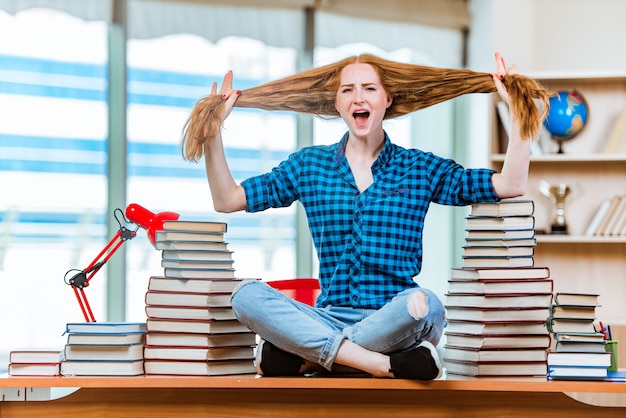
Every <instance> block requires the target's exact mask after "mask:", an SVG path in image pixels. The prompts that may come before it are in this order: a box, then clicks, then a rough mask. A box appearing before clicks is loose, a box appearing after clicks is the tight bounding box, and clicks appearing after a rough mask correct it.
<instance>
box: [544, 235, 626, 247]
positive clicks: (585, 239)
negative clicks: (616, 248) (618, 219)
mask: <svg viewBox="0 0 626 418" xmlns="http://www.w3.org/2000/svg"><path fill="white" fill-rule="evenodd" d="M537 243H538V244H539V243H541V244H544V243H545V244H622V245H623V244H626V237H595V236H591V237H590V236H586V235H550V234H538V235H537Z"/></svg>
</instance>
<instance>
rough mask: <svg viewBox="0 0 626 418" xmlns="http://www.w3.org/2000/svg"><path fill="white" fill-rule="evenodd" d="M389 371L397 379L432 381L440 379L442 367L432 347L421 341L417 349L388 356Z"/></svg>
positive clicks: (435, 350)
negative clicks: (389, 361) (389, 362)
mask: <svg viewBox="0 0 626 418" xmlns="http://www.w3.org/2000/svg"><path fill="white" fill-rule="evenodd" d="M390 360H391V369H390V371H391V372H392V373H393V375H394V376H395V377H396V378H398V379H417V380H433V379H437V378H439V377H441V374H442V371H443V367H442V366H441V360H439V353H437V349H436V348H435V346H434V345H432V344H431V343H429V342H428V341H422V342H421V344H420V345H418V346H417V347H415V348H413V349H411V350H408V351H401V352H399V353H394V354H392V355H391V356H390Z"/></svg>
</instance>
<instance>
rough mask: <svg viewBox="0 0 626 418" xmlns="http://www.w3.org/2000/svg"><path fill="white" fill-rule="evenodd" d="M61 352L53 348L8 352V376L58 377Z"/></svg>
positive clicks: (21, 349) (23, 349) (22, 349)
mask: <svg viewBox="0 0 626 418" xmlns="http://www.w3.org/2000/svg"><path fill="white" fill-rule="evenodd" d="M62 358H63V352H62V350H58V349H55V348H20V349H14V350H11V351H10V352H9V369H8V372H9V376H58V375H59V374H60V372H61V359H62Z"/></svg>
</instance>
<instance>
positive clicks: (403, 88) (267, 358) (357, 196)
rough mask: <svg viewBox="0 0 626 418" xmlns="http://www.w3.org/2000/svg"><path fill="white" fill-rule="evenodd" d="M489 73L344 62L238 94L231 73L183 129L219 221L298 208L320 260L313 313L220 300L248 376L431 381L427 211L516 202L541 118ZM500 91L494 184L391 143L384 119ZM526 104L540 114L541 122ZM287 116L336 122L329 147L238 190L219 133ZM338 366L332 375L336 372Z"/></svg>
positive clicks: (434, 333)
mask: <svg viewBox="0 0 626 418" xmlns="http://www.w3.org/2000/svg"><path fill="white" fill-rule="evenodd" d="M496 62H497V66H498V71H497V72H496V73H494V74H486V73H476V72H472V71H469V70H450V69H436V68H431V67H421V66H415V65H409V64H402V63H395V62H391V61H387V60H383V59H381V58H378V57H375V56H371V55H360V56H355V57H351V58H348V59H345V60H342V61H339V62H338V63H335V64H331V65H329V66H326V67H320V68H317V69H313V70H309V71H307V72H304V73H301V74H296V75H294V76H291V77H288V78H286V79H283V80H278V81H277V82H273V83H268V84H267V85H264V86H260V87H257V88H254V89H250V90H246V91H244V92H241V91H239V90H233V88H232V79H233V75H232V72H229V73H228V74H227V75H226V76H225V78H224V81H223V83H222V86H221V88H220V91H219V96H217V95H216V93H217V85H216V84H214V85H213V89H212V94H211V96H210V97H208V98H206V99H204V100H202V101H200V102H199V103H198V105H197V106H196V108H195V109H194V112H193V113H192V115H191V116H190V119H189V121H188V123H187V125H186V127H185V135H184V138H183V147H184V150H185V157H186V158H187V159H189V160H197V159H198V158H199V157H200V156H202V154H204V156H205V164H206V171H207V177H208V180H209V186H210V189H211V194H212V198H213V203H214V206H215V209H216V210H217V211H222V212H233V211H240V210H246V211H248V212H256V211H261V210H265V209H268V208H271V207H284V206H288V205H290V204H292V203H293V202H294V201H296V200H299V201H300V202H301V203H302V205H303V207H304V208H305V210H306V213H307V217H308V221H309V227H310V230H311V235H312V237H313V241H314V244H315V248H316V250H317V254H318V258H319V266H320V267H319V282H320V288H321V294H320V296H319V298H318V300H317V303H316V306H315V307H310V306H306V305H304V304H301V303H299V302H296V301H294V300H291V299H289V298H287V297H285V296H283V295H282V294H281V293H279V292H278V291H276V290H274V289H272V288H270V287H269V286H268V285H267V284H265V283H262V282H258V281H255V282H246V283H244V284H242V285H241V286H240V287H239V288H238V289H237V290H236V291H235V292H234V293H233V295H232V299H231V301H232V306H233V309H234V311H235V313H236V315H237V317H238V319H239V320H240V321H242V322H243V323H244V324H246V325H247V326H248V327H249V328H250V329H251V330H253V331H254V332H256V333H257V334H259V336H260V337H261V338H262V341H261V344H260V345H259V347H258V349H257V370H258V372H259V373H260V374H263V375H268V376H277V375H299V374H306V373H310V372H314V371H329V372H338V371H342V372H345V371H346V370H352V371H353V370H354V369H356V370H359V371H362V372H365V373H368V374H371V375H373V376H376V377H396V378H409V379H420V380H430V379H435V378H437V377H439V376H440V374H441V370H442V366H441V362H440V360H439V356H438V354H437V350H436V348H435V347H436V345H437V344H438V342H439V340H440V338H441V336H442V333H443V329H444V327H445V324H446V321H445V310H444V307H443V304H442V303H441V301H440V300H439V299H438V298H437V296H436V295H435V294H434V293H433V292H432V291H430V290H428V289H424V288H421V287H420V286H419V285H418V284H417V283H416V281H415V280H414V277H415V276H417V275H418V274H419V272H420V269H421V264H422V231H423V225H424V220H425V216H426V213H427V210H428V207H429V205H430V203H431V202H434V203H438V204H443V205H468V204H471V203H474V202H495V201H498V200H499V199H502V198H509V197H515V196H520V195H522V194H524V192H525V188H526V182H527V177H528V166H529V155H530V139H531V136H532V135H533V134H534V132H536V131H537V130H538V129H539V126H540V123H541V120H542V119H543V115H545V112H546V111H547V94H546V92H545V91H544V90H543V89H542V88H541V86H538V85H537V84H536V83H535V82H534V81H533V80H531V79H528V78H526V77H523V76H520V75H519V74H517V70H516V68H515V67H512V68H507V67H506V63H505V62H504V60H503V59H502V58H501V57H500V56H499V54H496ZM490 91H498V92H499V94H500V96H501V97H502V99H503V100H505V101H506V102H507V103H509V104H510V107H511V109H512V113H513V118H512V120H513V126H512V128H513V129H512V132H513V135H511V138H510V139H509V146H508V150H507V154H506V159H505V163H504V165H503V168H502V170H501V172H499V173H497V172H494V171H493V170H488V169H465V168H463V167H462V166H460V165H458V164H457V163H455V162H454V161H452V160H450V159H445V158H441V157H438V156H436V155H434V154H432V153H429V152H425V151H421V150H418V149H404V148H402V147H399V146H397V145H394V144H393V143H392V142H391V141H390V139H389V137H388V136H387V134H386V132H385V130H384V129H383V120H384V119H386V118H390V117H396V116H399V115H404V114H406V113H409V112H412V111H414V110H417V109H420V108H423V107H426V106H429V105H431V104H434V103H438V102H440V101H443V100H447V99H450V98H452V97H456V96H458V95H460V94H466V93H474V92H490ZM533 99H539V100H541V101H542V102H543V104H544V113H543V114H540V112H539V110H538V109H537V107H536V106H535V104H534V101H533ZM235 105H237V106H245V107H259V108H264V109H282V110H284V109H290V110H294V111H301V112H308V113H314V114H320V115H331V116H337V115H338V116H340V117H341V118H342V119H343V120H344V121H345V123H346V126H347V132H346V133H345V135H344V136H343V138H342V139H341V140H340V141H339V142H338V143H336V144H334V145H330V146H312V147H307V148H304V149H301V150H299V151H297V152H295V153H294V154H292V155H291V156H290V157H289V158H288V159H287V160H285V161H283V162H282V163H281V164H280V165H279V166H278V167H276V168H274V169H273V170H272V171H271V172H269V173H266V174H263V175H259V176H255V177H252V178H249V179H247V180H245V181H243V182H242V183H241V184H236V183H235V181H234V180H233V177H232V175H231V173H230V170H229V168H228V164H227V162H226V159H225V157H224V150H223V144H222V138H221V133H220V130H219V128H220V126H221V124H222V123H223V121H224V120H225V119H226V117H228V115H229V114H230V112H231V110H232V109H233V107H234V106H235ZM342 366H343V367H342Z"/></svg>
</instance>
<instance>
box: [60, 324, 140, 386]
mask: <svg viewBox="0 0 626 418" xmlns="http://www.w3.org/2000/svg"><path fill="white" fill-rule="evenodd" d="M145 332H146V324H145V323H144V322H81V323H68V324H67V329H66V333H67V343H66V344H65V348H64V350H63V361H62V362H61V375H62V376H137V375H142V374H144V370H143V347H144V335H145Z"/></svg>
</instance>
